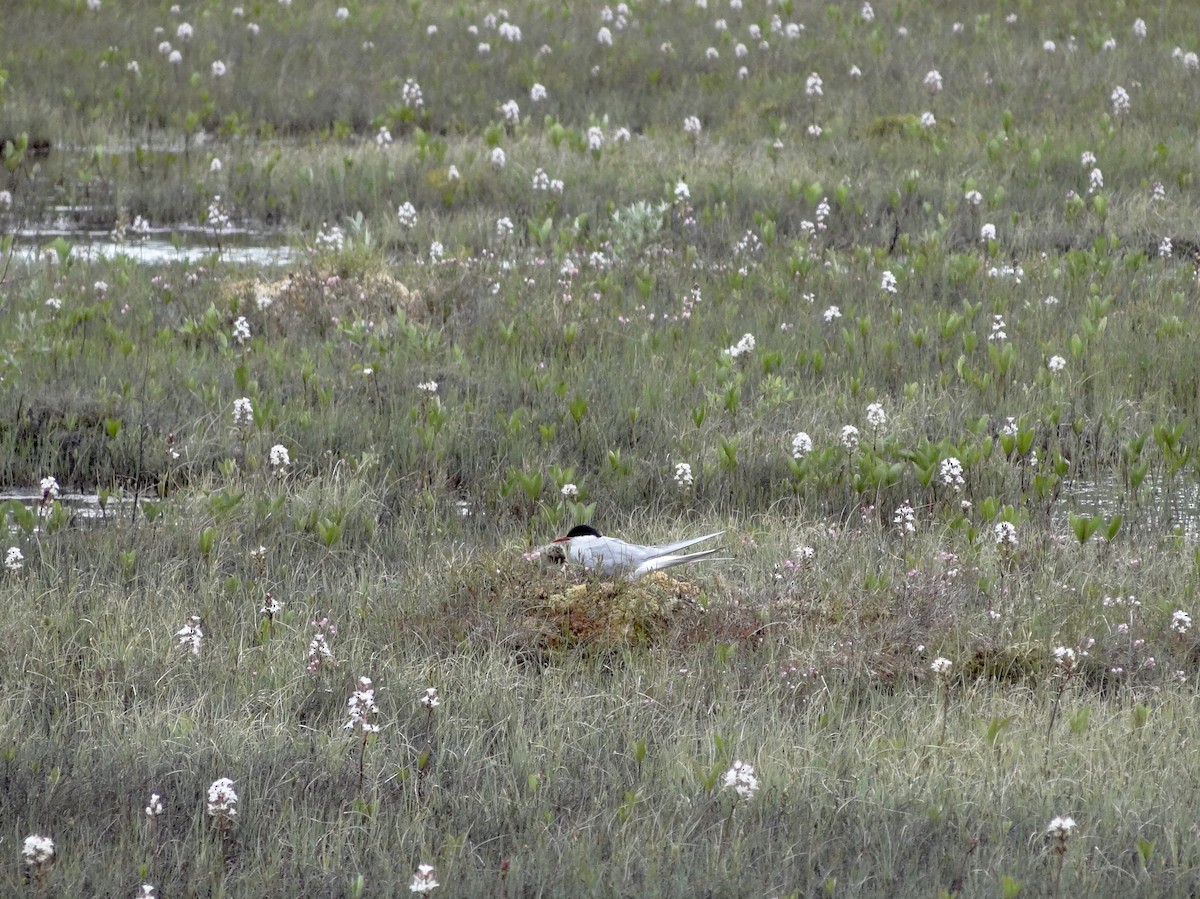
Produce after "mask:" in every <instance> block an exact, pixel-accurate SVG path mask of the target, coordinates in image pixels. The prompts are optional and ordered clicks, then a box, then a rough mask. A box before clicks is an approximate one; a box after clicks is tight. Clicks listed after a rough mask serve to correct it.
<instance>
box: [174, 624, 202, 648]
mask: <svg viewBox="0 0 1200 899" xmlns="http://www.w3.org/2000/svg"><path fill="white" fill-rule="evenodd" d="M175 636H176V637H178V638H179V645H180V646H186V647H188V649H189V650H190V651H191V653H192V655H194V656H198V655H200V644H201V643H203V642H204V631H202V630H201V629H200V616H199V615H189V616H188V620H187V624H185V625H184V626H183V627H181V628H180V629H179V630H178V631H176V632H175Z"/></svg>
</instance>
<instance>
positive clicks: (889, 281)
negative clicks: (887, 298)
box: [879, 271, 896, 293]
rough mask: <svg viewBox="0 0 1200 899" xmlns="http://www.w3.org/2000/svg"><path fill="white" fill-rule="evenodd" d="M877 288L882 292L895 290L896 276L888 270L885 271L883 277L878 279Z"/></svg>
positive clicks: (893, 291)
mask: <svg viewBox="0 0 1200 899" xmlns="http://www.w3.org/2000/svg"><path fill="white" fill-rule="evenodd" d="M879 289H880V290H882V291H883V292H884V293H895V292H896V276H895V275H893V274H892V273H891V272H890V271H885V272H884V273H883V277H882V278H881V279H880V281H879Z"/></svg>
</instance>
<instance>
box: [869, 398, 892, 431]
mask: <svg viewBox="0 0 1200 899" xmlns="http://www.w3.org/2000/svg"><path fill="white" fill-rule="evenodd" d="M887 421H888V417H887V413H886V412H884V411H883V406H882V405H881V404H879V403H871V404H870V405H869V406H867V424H869V425H870V426H871V429H872V430H875V431H879V430H882V429H883V428H884V427H885V426H886V425H887Z"/></svg>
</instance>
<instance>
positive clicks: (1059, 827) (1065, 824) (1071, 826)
mask: <svg viewBox="0 0 1200 899" xmlns="http://www.w3.org/2000/svg"><path fill="white" fill-rule="evenodd" d="M1076 827H1078V825H1077V824H1076V823H1075V819H1074V818H1071V817H1069V816H1067V817H1058V816H1055V817H1053V818H1051V819H1050V823H1049V824H1048V825H1046V835H1047V836H1051V837H1055V838H1056V839H1058V840H1062V841H1063V842H1066V839H1067V837H1069V836H1071V834H1073V833H1074V832H1075V828H1076Z"/></svg>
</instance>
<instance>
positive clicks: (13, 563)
mask: <svg viewBox="0 0 1200 899" xmlns="http://www.w3.org/2000/svg"><path fill="white" fill-rule="evenodd" d="M24 567H25V554H24V553H22V552H21V548H20V547H19V546H10V547H9V548H8V552H6V553H5V554H4V568H5V570H7V571H20V570H21V569H22V568H24Z"/></svg>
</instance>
